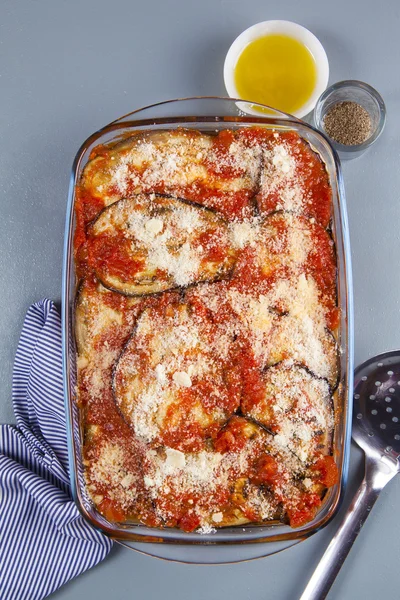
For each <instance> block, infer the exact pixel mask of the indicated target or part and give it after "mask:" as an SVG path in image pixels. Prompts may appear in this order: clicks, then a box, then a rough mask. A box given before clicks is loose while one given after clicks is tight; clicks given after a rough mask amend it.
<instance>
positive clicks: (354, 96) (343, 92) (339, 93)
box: [314, 79, 386, 160]
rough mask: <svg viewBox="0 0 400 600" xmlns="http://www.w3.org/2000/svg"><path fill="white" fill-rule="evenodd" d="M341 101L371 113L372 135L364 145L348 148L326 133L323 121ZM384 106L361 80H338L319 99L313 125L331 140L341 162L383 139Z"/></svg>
mask: <svg viewBox="0 0 400 600" xmlns="http://www.w3.org/2000/svg"><path fill="white" fill-rule="evenodd" d="M339 102H356V103H357V104H360V105H361V106H362V107H363V108H365V110H366V111H367V112H368V114H369V116H370V119H371V133H370V136H369V137H368V139H366V140H365V142H363V143H362V144H354V145H351V146H347V145H345V144H339V143H338V142H336V141H335V140H333V139H332V138H331V137H329V135H328V134H327V133H326V131H325V126H324V119H325V115H326V113H327V112H328V111H329V109H330V108H332V106H334V105H335V104H338V103H339ZM385 121H386V108H385V103H384V101H383V99H382V97H381V95H380V94H378V92H377V91H376V90H375V89H374V88H373V87H371V86H370V85H368V84H367V83H363V82H362V81H356V80H351V79H349V80H347V81H339V82H338V83H335V84H334V85H332V86H331V87H329V88H328V89H327V90H325V92H324V93H323V94H322V95H321V96H320V98H319V100H318V102H317V104H316V106H315V109H314V125H315V127H316V129H319V130H320V131H322V133H324V134H325V135H326V137H327V138H328V139H329V141H330V143H331V145H332V146H333V147H334V148H335V150H336V152H337V153H338V154H339V157H340V158H341V159H344V160H346V159H350V158H356V157H358V156H360V155H361V154H363V152H365V150H366V149H367V148H369V147H370V146H371V145H372V144H373V143H374V142H375V141H376V140H377V139H378V137H379V136H380V134H381V133H382V131H383V128H384V126H385Z"/></svg>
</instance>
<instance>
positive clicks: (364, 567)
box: [0, 0, 400, 600]
mask: <svg viewBox="0 0 400 600" xmlns="http://www.w3.org/2000/svg"><path fill="white" fill-rule="evenodd" d="M0 9H1V12H0V14H1V17H0V90H1V91H0V191H1V196H0V202H1V212H0V217H1V222H2V226H1V229H0V272H1V278H2V293H1V295H0V336H1V340H2V344H1V347H0V374H1V381H2V395H1V402H0V421H9V422H11V421H12V420H13V415H12V408H11V399H10V390H11V370H12V361H13V356H14V353H15V349H16V345H17V341H18V335H19V331H20V328H21V324H22V320H23V317H24V313H25V310H26V309H27V307H28V306H29V304H30V303H31V302H33V301H35V300H38V299H39V298H41V297H43V296H48V297H50V298H53V299H59V297H60V285H61V283H60V282H61V253H62V237H63V227H64V211H65V202H66V194H67V187H68V178H69V169H70V165H71V163H72V159H73V156H74V154H75V152H76V150H77V148H78V146H79V145H80V143H81V142H82V141H83V140H84V139H85V138H86V137H87V136H88V135H89V134H90V133H91V132H93V131H94V130H96V129H97V128H99V127H100V126H102V125H104V124H105V123H107V122H109V121H111V120H112V119H114V118H116V117H118V116H120V115H122V114H125V113H127V112H129V111H130V110H133V109H134V108H137V107H139V106H141V105H145V104H149V103H151V102H155V101H158V100H162V99H167V98H173V97H178V96H186V95H197V94H205V95H207V94H224V89H223V82H222V65H223V60H224V55H225V53H226V51H227V49H228V47H229V44H230V42H231V41H232V40H233V39H234V38H235V36H236V35H237V34H239V33H240V32H241V31H242V30H243V29H245V28H246V27H248V26H250V25H252V24H253V23H256V22H258V21H262V20H266V19H273V18H275V19H276V18H281V19H288V20H293V21H297V22H299V23H301V24H303V25H305V26H306V27H309V28H310V29H311V30H312V31H314V32H315V34H316V35H317V36H318V37H319V38H320V40H321V41H322V43H323V45H324V46H325V48H326V51H327V54H328V57H329V61H330V66H331V77H330V81H331V82H334V81H337V80H340V79H347V78H355V79H361V80H364V81H367V82H368V83H370V84H372V85H374V86H375V87H377V89H378V90H379V91H380V92H381V93H382V95H383V97H384V99H385V101H386V103H387V109H388V122H387V126H386V130H385V132H384V134H383V136H382V138H381V139H380V140H379V141H378V143H377V144H376V147H375V148H372V149H371V150H370V151H369V152H368V154H366V155H365V156H364V157H362V158H360V159H358V160H356V161H355V162H351V163H348V164H346V165H345V166H344V176H345V184H346V190H347V198H348V205H349V219H350V229H351V236H352V248H353V261H354V285H355V309H356V319H355V321H356V339H355V342H356V344H355V345H356V363H359V362H360V361H362V360H364V359H366V358H367V357H369V356H370V355H373V354H375V353H377V352H380V351H383V350H386V349H390V348H395V347H397V346H400V325H399V298H400V281H399V278H400V275H399V273H400V271H399V267H398V264H399V255H400V228H399V223H400V201H399V200H400V198H399V195H400V192H399V190H400V170H399V158H400V115H399V108H400V104H399V101H400V80H399V71H398V68H399V64H400V41H399V30H400V4H399V3H398V1H397V0H391V1H385V2H381V3H377V2H372V1H368V0H367V1H363V0H335V2H330V3H329V4H328V3H326V2H321V1H320V0H302V1H301V2H298V1H297V0H270V2H268V3H267V2H265V0H246V1H243V0H231V1H228V0H202V1H201V2H197V3H192V2H190V1H189V0H173V1H170V2H165V1H164V0H146V1H143V2H140V3H139V2H138V3H134V2H132V0H126V1H124V0H113V1H112V2H110V1H105V0H83V1H81V2H78V1H74V2H72V1H70V2H67V1H65V0H41V1H39V0H19V1H18V2H15V1H14V0H1V2H0ZM360 458H361V457H360V454H359V453H358V452H357V451H353V455H352V469H351V471H352V484H351V487H353V489H354V487H355V485H356V484H357V482H358V481H359V479H360V469H359V465H360ZM348 499H349V494H348V496H347V498H346V503H347V501H348ZM346 503H345V504H346ZM399 506H400V480H399V479H396V480H394V481H393V482H392V483H391V484H390V486H389V489H387V490H385V491H384V492H383V494H382V497H381V498H380V499H379V501H378V503H377V506H376V507H375V508H374V510H373V513H372V515H371V517H370V519H369V520H368V522H367V524H366V527H365V528H364V530H363V531H362V532H361V534H360V537H359V540H358V541H357V543H356V546H355V548H354V549H353V551H352V552H351V555H350V556H349V558H348V560H347V561H346V564H345V566H344V568H343V570H342V573H341V574H340V576H339V579H338V581H337V583H336V585H335V587H334V588H333V590H332V592H331V594H330V598H332V600H333V599H337V600H354V599H358V598H363V599H364V600H372V599H375V598H384V599H392V598H399V596H400V591H399V583H400V576H399V567H398V565H399V560H400V519H399V518H398V513H397V510H396V509H397V508H398V507H399ZM334 527H335V523H333V524H332V525H331V526H329V527H328V528H326V529H325V530H324V531H322V532H320V533H318V534H317V535H315V536H314V537H313V538H312V539H310V540H308V541H306V542H304V543H302V544H300V545H298V546H297V547H294V548H292V549H290V550H287V551H286V552H284V553H282V554H279V555H276V556H273V557H270V558H267V559H263V560H258V561H254V562H251V563H244V564H239V565H234V566H221V567H195V566H184V565H177V564H170V563H166V562H162V561H157V560H156V559H152V558H148V557H146V556H142V555H140V554H137V553H134V552H130V551H128V550H125V549H122V548H118V547H115V548H114V550H113V551H112V553H111V555H110V556H109V557H108V558H107V559H106V560H105V561H104V563H103V564H101V565H99V566H98V567H96V568H95V569H93V570H91V571H90V572H88V573H86V574H84V575H83V576H81V577H80V578H79V579H77V580H75V581H73V582H71V583H70V584H69V585H67V586H66V587H65V588H63V589H62V590H60V591H59V592H57V593H56V594H55V595H54V598H57V599H58V600H67V599H72V598H74V599H76V598H78V599H80V598H82V599H83V598H96V599H97V600H103V599H106V598H107V599H109V598H112V599H113V600H120V599H121V600H122V599H123V598H131V597H132V598H133V597H136V598H149V599H150V600H152V599H153V598H159V597H161V596H162V597H163V598H164V599H165V600H172V599H174V600H187V599H189V598H190V599H191V600H203V599H205V598H207V600H216V599H217V598H218V599H219V598H220V597H221V593H222V594H223V597H228V598H230V600H239V599H240V600H244V599H251V600H261V599H263V600H264V599H268V600H275V599H276V600H293V599H295V598H296V597H298V595H300V591H301V590H302V588H303V586H304V585H305V583H306V581H307V579H308V577H309V575H310V574H311V572H312V569H313V567H314V565H315V564H316V562H317V560H318V557H319V556H320V555H321V554H322V552H323V550H324V548H325V546H326V545H327V543H328V540H329V537H330V535H331V534H332V531H333V529H334ZM5 600H6V599H5Z"/></svg>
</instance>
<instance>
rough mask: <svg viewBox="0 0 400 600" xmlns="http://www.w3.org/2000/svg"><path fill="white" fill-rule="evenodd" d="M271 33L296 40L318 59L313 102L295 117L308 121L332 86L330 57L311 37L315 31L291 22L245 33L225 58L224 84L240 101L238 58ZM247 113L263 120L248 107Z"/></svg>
mask: <svg viewBox="0 0 400 600" xmlns="http://www.w3.org/2000/svg"><path fill="white" fill-rule="evenodd" d="M271 33H274V34H281V35H287V36H289V37H291V38H293V39H295V40H298V41H299V42H301V43H302V44H304V45H305V46H306V47H307V48H308V50H309V51H310V52H311V54H312V55H313V57H314V60H315V64H316V69H317V81H316V84H315V88H314V91H313V93H312V95H311V97H310V98H309V100H308V101H307V102H306V103H305V104H304V105H303V106H302V107H301V108H300V109H299V110H297V111H296V112H294V113H293V114H294V116H295V117H298V118H301V117H304V116H305V115H307V114H308V113H309V112H311V111H312V110H313V108H314V106H315V105H316V103H317V100H318V98H319V97H320V95H321V94H322V92H323V91H325V89H326V86H327V85H328V79H329V63H328V57H327V56H326V52H325V50H324V48H323V46H322V44H321V42H320V41H319V40H318V39H317V38H316V37H315V35H314V34H313V33H311V31H309V30H308V29H306V28H305V27H302V26H301V25H297V23H292V22H291V21H263V22H262V23H257V24H256V25H253V26H252V27H249V28H248V29H246V30H245V31H243V33H241V34H240V35H239V36H238V37H237V38H236V40H235V41H234V42H233V44H232V46H231V47H230V48H229V50H228V54H227V55H226V58H225V64H224V81H225V87H226V91H227V92H228V94H229V96H230V97H231V98H240V95H239V93H238V91H237V89H236V85H235V68H236V64H237V61H238V58H239V56H240V55H241V53H242V52H243V50H244V49H245V47H246V46H247V45H248V44H249V43H250V42H252V41H254V40H256V39H258V38H260V37H262V36H265V35H268V34H271ZM243 100H250V101H251V100H253V99H252V98H243ZM273 108H279V107H273ZM246 112H248V113H251V114H254V115H258V116H260V112H259V111H257V110H252V109H251V108H249V107H248V105H247V108H246Z"/></svg>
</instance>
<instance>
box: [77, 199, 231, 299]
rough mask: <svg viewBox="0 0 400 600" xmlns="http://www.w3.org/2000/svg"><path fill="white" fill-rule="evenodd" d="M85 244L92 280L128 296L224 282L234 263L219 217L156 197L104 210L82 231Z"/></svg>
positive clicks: (226, 230) (198, 208) (225, 232)
mask: <svg viewBox="0 0 400 600" xmlns="http://www.w3.org/2000/svg"><path fill="white" fill-rule="evenodd" d="M87 240H88V241H87V248H88V262H89V265H90V266H91V267H92V269H93V271H94V273H95V274H96V277H97V278H98V279H99V281H101V283H102V284H103V285H104V286H105V287H107V288H109V289H112V290H114V291H117V292H119V293H122V294H126V295H128V296H142V295H146V294H154V293H158V292H162V291H165V290H170V289H175V288H179V287H187V286H188V285H191V284H194V283H198V282H202V281H216V280H219V279H224V278H227V277H229V275H230V273H231V271H232V269H233V266H234V262H235V258H236V252H235V250H234V249H233V248H232V245H231V244H230V241H229V232H228V227H227V224H226V222H225V220H224V219H223V218H222V217H221V216H220V215H218V214H216V213H215V212H214V211H212V210H210V209H207V208H204V207H203V206H200V205H197V204H195V203H192V202H186V201H184V200H178V199H174V198H169V197H166V196H159V195H156V194H150V195H146V194H138V195H136V196H133V197H131V198H125V199H123V200H120V201H118V202H115V203H114V204H112V205H110V206H108V207H107V208H105V209H104V210H103V211H102V212H101V213H100V215H99V216H98V217H97V218H96V220H95V221H94V222H93V223H92V224H91V225H90V226H89V227H88V231H87Z"/></svg>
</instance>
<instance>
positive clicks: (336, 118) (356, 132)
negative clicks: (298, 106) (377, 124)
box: [324, 102, 371, 146]
mask: <svg viewBox="0 0 400 600" xmlns="http://www.w3.org/2000/svg"><path fill="white" fill-rule="evenodd" d="M324 128H325V131H326V133H327V135H328V136H329V137H330V138H332V139H333V140H335V142H338V143H339V144H344V145H345V146H355V145H356V144H362V143H363V142H365V141H366V140H367V139H368V138H369V136H370V134H371V117H370V116H369V114H368V111H367V110H365V108H363V107H362V106H361V105H360V104H357V102H338V103H337V104H334V105H333V106H332V108H330V109H329V110H328V112H327V113H326V115H325V117H324Z"/></svg>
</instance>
